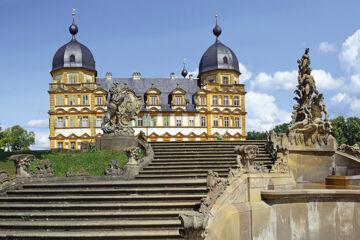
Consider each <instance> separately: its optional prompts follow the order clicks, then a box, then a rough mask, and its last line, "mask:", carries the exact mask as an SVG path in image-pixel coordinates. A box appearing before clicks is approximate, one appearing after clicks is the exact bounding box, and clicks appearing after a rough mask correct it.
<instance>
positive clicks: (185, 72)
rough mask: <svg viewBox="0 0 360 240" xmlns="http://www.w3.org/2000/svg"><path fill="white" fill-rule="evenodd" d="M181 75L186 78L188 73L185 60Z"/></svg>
mask: <svg viewBox="0 0 360 240" xmlns="http://www.w3.org/2000/svg"><path fill="white" fill-rule="evenodd" d="M181 75H182V76H183V77H184V78H186V76H187V75H188V71H187V70H186V59H184V68H183V70H182V71H181Z"/></svg>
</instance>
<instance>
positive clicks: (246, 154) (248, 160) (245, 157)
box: [234, 145, 259, 173]
mask: <svg viewBox="0 0 360 240" xmlns="http://www.w3.org/2000/svg"><path fill="white" fill-rule="evenodd" d="M234 151H235V153H237V154H238V156H237V163H238V166H239V168H240V169H243V170H244V171H245V172H246V173H249V172H256V170H255V168H254V164H253V162H254V161H255V158H256V154H257V153H258V152H259V148H258V147H257V146H256V145H241V146H236V147H235V149H234Z"/></svg>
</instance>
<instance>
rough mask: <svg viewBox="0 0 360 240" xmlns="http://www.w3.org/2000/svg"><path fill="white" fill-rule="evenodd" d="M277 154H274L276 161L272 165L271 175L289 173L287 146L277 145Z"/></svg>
mask: <svg viewBox="0 0 360 240" xmlns="http://www.w3.org/2000/svg"><path fill="white" fill-rule="evenodd" d="M276 147H277V154H276V161H275V163H274V165H272V168H271V171H270V172H272V173H287V172H289V165H288V159H287V157H288V155H289V149H288V147H287V146H279V145H277V146H276Z"/></svg>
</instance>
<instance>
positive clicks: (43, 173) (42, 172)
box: [31, 160, 55, 177]
mask: <svg viewBox="0 0 360 240" xmlns="http://www.w3.org/2000/svg"><path fill="white" fill-rule="evenodd" d="M31 176H32V177H55V171H54V169H52V168H51V162H50V161H49V160H41V161H40V162H39V164H38V165H37V166H36V170H33V171H31Z"/></svg>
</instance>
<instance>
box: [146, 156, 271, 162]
mask: <svg viewBox="0 0 360 240" xmlns="http://www.w3.org/2000/svg"><path fill="white" fill-rule="evenodd" d="M231 160H233V161H236V156H232V157H221V156H216V157H214V158H212V157H202V156H196V157H194V156H182V157H181V158H180V157H177V158H175V157H174V158H171V157H170V156H157V155H155V158H154V160H153V161H152V162H151V163H154V162H159V161H166V162H177V161H213V162H220V163H221V162H223V161H231ZM270 160H271V161H272V159H271V158H270V157H261V158H260V157H257V158H255V161H270Z"/></svg>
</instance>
